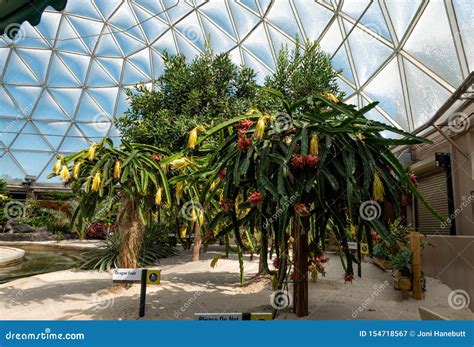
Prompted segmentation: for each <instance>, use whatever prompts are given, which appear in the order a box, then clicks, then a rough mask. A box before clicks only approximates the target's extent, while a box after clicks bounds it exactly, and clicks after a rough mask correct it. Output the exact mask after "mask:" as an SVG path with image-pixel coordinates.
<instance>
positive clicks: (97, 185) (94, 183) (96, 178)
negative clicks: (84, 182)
mask: <svg viewBox="0 0 474 347" xmlns="http://www.w3.org/2000/svg"><path fill="white" fill-rule="evenodd" d="M100 181H101V180H100V172H97V173H96V174H95V176H94V179H93V180H92V190H93V191H94V192H98V191H99V188H100Z"/></svg>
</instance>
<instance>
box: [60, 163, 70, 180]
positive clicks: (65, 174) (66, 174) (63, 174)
mask: <svg viewBox="0 0 474 347" xmlns="http://www.w3.org/2000/svg"><path fill="white" fill-rule="evenodd" d="M59 177H60V178H61V179H62V180H63V181H64V182H66V181H67V180H69V177H70V175H69V170H68V168H67V166H66V165H64V166H63V168H62V169H61V174H60V175H59Z"/></svg>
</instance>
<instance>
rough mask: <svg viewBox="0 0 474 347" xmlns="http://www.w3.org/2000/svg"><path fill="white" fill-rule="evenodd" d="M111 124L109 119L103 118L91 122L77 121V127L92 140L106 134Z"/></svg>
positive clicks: (96, 139)
mask: <svg viewBox="0 0 474 347" xmlns="http://www.w3.org/2000/svg"><path fill="white" fill-rule="evenodd" d="M111 125H112V123H111V122H110V119H104V121H99V120H97V121H96V122H92V123H82V122H81V123H77V126H78V127H79V129H81V130H82V132H83V133H84V134H86V136H87V138H88V139H89V140H91V141H94V142H96V141H98V140H100V139H101V138H103V137H104V136H107V134H108V133H109V130H110V126H111Z"/></svg>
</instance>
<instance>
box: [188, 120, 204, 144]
mask: <svg viewBox="0 0 474 347" xmlns="http://www.w3.org/2000/svg"><path fill="white" fill-rule="evenodd" d="M204 130H206V129H204V127H203V126H202V125H198V126H197V127H195V128H194V129H193V130H191V131H190V132H189V137H188V148H191V149H194V148H196V145H197V142H198V133H200V132H203V131H204Z"/></svg>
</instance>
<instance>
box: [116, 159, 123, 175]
mask: <svg viewBox="0 0 474 347" xmlns="http://www.w3.org/2000/svg"><path fill="white" fill-rule="evenodd" d="M121 174H122V162H121V161H120V160H117V161H116V162H115V165H114V178H120V175H121Z"/></svg>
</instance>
